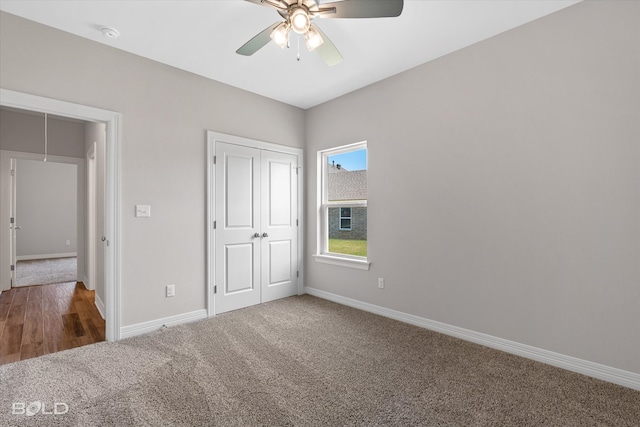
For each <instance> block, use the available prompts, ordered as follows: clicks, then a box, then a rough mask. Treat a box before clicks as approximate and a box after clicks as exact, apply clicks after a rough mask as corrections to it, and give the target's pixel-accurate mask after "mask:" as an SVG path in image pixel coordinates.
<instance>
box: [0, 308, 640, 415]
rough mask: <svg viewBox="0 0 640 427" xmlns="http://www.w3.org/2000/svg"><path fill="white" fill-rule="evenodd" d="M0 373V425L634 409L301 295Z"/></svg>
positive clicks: (448, 340) (625, 401) (611, 395)
mask: <svg viewBox="0 0 640 427" xmlns="http://www.w3.org/2000/svg"><path fill="white" fill-rule="evenodd" d="M0 384H1V386H0V425H3V426H5V425H7V426H18V425H19V426H31V425H43V426H44V425H47V426H48V425H73V426H98V425H113V426H174V425H176V426H178V425H180V426H213V425H220V426H253V425H265V426H283V425H299V426H337V425H339V426H342V425H366V426H371V425H413V426H417V425H419V426H485V425H490V426H497V425H500V426H578V425H579V426H637V425H638V420H640V392H638V391H634V390H631V389H627V388H624V387H620V386H617V385H613V384H610V383H606V382H603V381H599V380H596V379H592V378H589V377H585V376H582V375H579V374H575V373H572V372H569V371H564V370H561V369H558V368H554V367H551V366H548V365H544V364H541V363H538V362H534V361H531V360H528V359H524V358H520V357H517V356H513V355H509V354H506V353H502V352H500V351H497V350H492V349H489V348H485V347H481V346H479V345H476V344H472V343H469V342H465V341H462V340H459V339H456V338H452V337H448V336H445V335H441V334H438V333H435V332H431V331H428V330H425V329H421V328H418V327H415V326H411V325H407V324H403V323H400V322H397V321H394V320H390V319H387V318H384V317H379V316H376V315H374V314H370V313H366V312H362V311H358V310H355V309H352V308H349V307H345V306H341V305H338V304H335V303H332V302H328V301H324V300H321V299H318V298H315V297H311V296H301V297H292V298H287V299H284V300H279V301H275V302H272V303H267V304H262V305H258V306H254V307H250V308H247V309H244V310H238V311H235V312H230V313H227V314H223V315H220V316H217V317H215V318H213V319H209V320H204V321H201V322H197V323H192V324H189V325H181V326H176V327H173V328H168V329H163V330H159V331H156V332H153V333H150V334H147V335H144V336H139V337H134V338H130V339H127V340H122V341H120V342H117V343H100V344H95V345H91V346H86V347H82V348H78V349H73V350H68V351H64V352H61V353H56V354H52V355H47V356H43V357H41V358H38V359H30V360H26V361H23V362H18V363H13V364H9V365H4V366H0ZM15 402H18V407H20V406H19V405H20V404H24V405H25V408H27V409H29V408H31V409H30V411H31V412H32V413H33V412H36V409H38V408H42V407H43V406H42V405H44V408H45V412H53V408H57V409H58V412H66V414H58V415H55V414H43V413H42V409H40V411H37V413H35V415H33V416H27V415H26V414H24V413H22V414H16V415H13V414H12V405H13V407H14V408H15V407H16V406H15ZM38 403H39V404H38ZM55 403H58V405H57V406H54V404H55ZM62 404H65V405H67V406H64V405H62ZM67 407H68V412H67V411H66V408H67ZM14 412H15V411H14ZM17 412H20V410H17ZM23 412H26V410H23Z"/></svg>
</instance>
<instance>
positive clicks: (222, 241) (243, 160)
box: [214, 142, 298, 314]
mask: <svg viewBox="0 0 640 427" xmlns="http://www.w3.org/2000/svg"><path fill="white" fill-rule="evenodd" d="M215 152H216V154H215V155H216V159H217V160H216V170H215V181H216V182H215V192H216V197H215V200H216V203H215V218H216V229H215V255H214V260H215V261H214V262H215V274H214V283H215V286H216V294H215V298H214V299H215V312H216V313H217V314H219V313H224V312H226V311H231V310H236V309H239V308H243V307H248V306H250V305H254V304H259V303H261V302H266V301H272V300H275V299H279V298H284V297H287V296H291V295H296V294H297V292H298V280H297V265H298V248H297V219H298V218H297V211H298V204H297V191H298V188H297V175H296V168H297V158H296V156H294V155H290V154H285V153H276V152H272V151H268V150H261V149H257V148H251V147H245V146H240V145H234V144H227V143H223V142H217V143H216V149H215Z"/></svg>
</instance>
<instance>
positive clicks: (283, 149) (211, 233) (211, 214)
mask: <svg viewBox="0 0 640 427" xmlns="http://www.w3.org/2000/svg"><path fill="white" fill-rule="evenodd" d="M216 141H220V142H225V143H227V144H235V145H241V146H245V147H252V148H258V149H260V150H267V151H274V152H278V153H286V154H292V155H294V156H296V157H297V161H298V271H299V272H300V274H299V276H298V295H302V294H303V293H304V197H303V195H304V150H303V149H302V148H296V147H289V146H286V145H279V144H274V143H271V142H264V141H259V140H255V139H249V138H243V137H241V136H235V135H228V134H224V133H220V132H214V131H211V130H209V131H207V276H206V277H207V284H206V287H207V297H206V301H207V313H208V316H209V317H213V316H215V314H216V313H215V309H214V308H215V305H214V293H213V288H214V286H215V265H214V263H213V262H212V260H213V259H215V229H214V227H213V223H214V221H216V218H215V201H216V194H215V188H216V186H215V178H216V176H215V171H216V165H215V163H214V156H215V153H216V148H215V144H216Z"/></svg>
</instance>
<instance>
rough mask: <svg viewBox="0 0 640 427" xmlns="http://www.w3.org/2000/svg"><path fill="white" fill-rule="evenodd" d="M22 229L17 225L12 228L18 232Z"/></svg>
mask: <svg viewBox="0 0 640 427" xmlns="http://www.w3.org/2000/svg"><path fill="white" fill-rule="evenodd" d="M21 228H22V227H20V226H19V225H16V226H15V227H13V229H14V230H20V229H21Z"/></svg>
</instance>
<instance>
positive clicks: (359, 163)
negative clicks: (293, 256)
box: [315, 142, 370, 270]
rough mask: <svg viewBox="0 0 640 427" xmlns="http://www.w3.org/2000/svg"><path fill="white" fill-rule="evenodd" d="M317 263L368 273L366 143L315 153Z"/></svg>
mask: <svg viewBox="0 0 640 427" xmlns="http://www.w3.org/2000/svg"><path fill="white" fill-rule="evenodd" d="M315 259H316V261H318V262H325V263H330V264H338V265H343V266H347V267H354V268H361V269H367V270H368V269H369V264H370V263H369V261H368V259H367V143H366V142H359V143H356V144H351V145H346V146H342V147H337V148H333V149H329V150H323V151H319V152H318V251H317V253H316V255H315Z"/></svg>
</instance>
